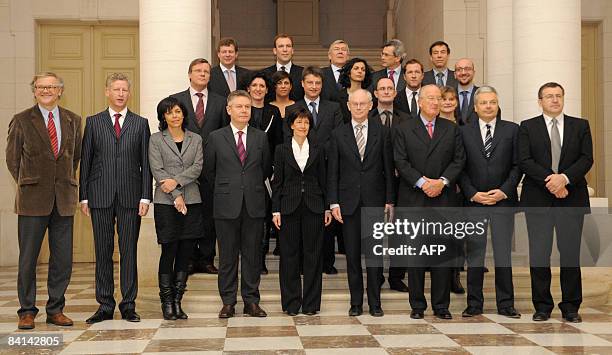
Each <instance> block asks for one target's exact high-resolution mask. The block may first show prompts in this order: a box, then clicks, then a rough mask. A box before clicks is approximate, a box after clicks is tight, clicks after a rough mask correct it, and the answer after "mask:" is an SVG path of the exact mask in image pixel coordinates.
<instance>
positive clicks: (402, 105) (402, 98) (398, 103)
mask: <svg viewBox="0 0 612 355" xmlns="http://www.w3.org/2000/svg"><path fill="white" fill-rule="evenodd" d="M410 99H411V100H412V97H411V98H410ZM417 101H418V100H417ZM393 107H394V108H397V109H398V110H400V111H402V112H405V113H406V114H407V115H408V116H410V118H418V117H419V112H420V111H419V108H418V102H417V114H416V115H413V114H412V113H411V112H410V104H409V103H408V97H407V96H406V89H405V88H404V90H403V91H398V92H397V95H396V96H395V100H394V101H393Z"/></svg>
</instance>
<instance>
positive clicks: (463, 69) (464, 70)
mask: <svg viewBox="0 0 612 355" xmlns="http://www.w3.org/2000/svg"><path fill="white" fill-rule="evenodd" d="M455 71H456V72H457V73H461V72H466V73H468V72H471V71H474V68H472V67H465V68H462V67H459V68H455Z"/></svg>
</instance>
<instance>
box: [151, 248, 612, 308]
mask: <svg viewBox="0 0 612 355" xmlns="http://www.w3.org/2000/svg"><path fill="white" fill-rule="evenodd" d="M278 263H279V257H278V256H272V255H268V257H267V266H268V269H269V271H270V273H269V274H268V275H262V277H261V284H260V292H261V303H260V304H261V306H262V307H263V308H264V309H265V310H267V311H271V312H280V311H281V305H280V288H279V277H278ZM336 267H337V268H338V271H339V273H338V274H337V275H325V274H323V294H322V305H321V310H322V311H332V312H346V311H347V310H348V308H349V304H350V303H349V299H350V297H349V291H348V281H347V274H346V259H345V258H344V256H343V255H336ZM489 270H490V272H488V273H486V274H485V283H484V294H485V311H486V312H495V309H496V308H495V286H494V275H495V272H494V269H493V268H492V267H490V268H489ZM582 270H583V306H584V307H589V306H598V305H604V304H606V303H607V302H608V299H609V296H612V287H611V283H610V280H612V278H610V274H611V272H610V270H607V272H606V273H602V270H601V268H583V269H582ZM364 272H365V270H364ZM552 272H553V278H552V294H553V297H554V299H555V301H556V302H557V301H558V300H560V297H561V291H560V287H559V269H558V268H553V271H552ZM513 273H514V279H513V280H514V287H515V305H516V308H517V309H518V310H519V312H521V313H523V314H531V312H532V310H533V306H532V304H531V287H530V279H529V269H528V268H525V267H522V268H514V270H513ZM385 275H387V273H386V271H385ZM461 277H462V283H463V285H464V286H465V285H466V280H465V277H466V276H465V272H462V273H461ZM426 278H427V280H426V295H427V297H428V299H429V274H427V276H426ZM364 280H365V273H364ZM158 292H159V290H158V289H157V287H144V288H143V287H141V288H140V291H139V302H140V304H143V307H145V308H151V309H155V310H157V309H159V297H158ZM381 298H382V306H383V309H384V310H389V311H392V310H402V311H406V310H409V309H410V306H409V304H408V294H407V293H400V292H396V291H392V290H390V289H389V285H388V283H386V282H385V284H384V285H383V287H382V294H381ZM241 303H242V302H241V299H240V288H239V289H238V305H237V307H238V308H237V309H238V310H241V308H239V307H240V306H241ZM364 305H366V309H367V300H365V299H364ZM183 306H184V308H185V311H186V312H188V313H189V312H194V313H211V312H212V313H216V312H218V311H219V309H220V307H221V300H220V298H219V293H218V289H217V276H216V275H208V274H196V275H193V276H191V277H190V279H189V282H188V292H187V293H186V294H185V300H184V302H183ZM465 306H466V296H465V294H464V295H455V294H451V312H453V313H454V314H459V313H461V311H462V310H463V309H464V308H465Z"/></svg>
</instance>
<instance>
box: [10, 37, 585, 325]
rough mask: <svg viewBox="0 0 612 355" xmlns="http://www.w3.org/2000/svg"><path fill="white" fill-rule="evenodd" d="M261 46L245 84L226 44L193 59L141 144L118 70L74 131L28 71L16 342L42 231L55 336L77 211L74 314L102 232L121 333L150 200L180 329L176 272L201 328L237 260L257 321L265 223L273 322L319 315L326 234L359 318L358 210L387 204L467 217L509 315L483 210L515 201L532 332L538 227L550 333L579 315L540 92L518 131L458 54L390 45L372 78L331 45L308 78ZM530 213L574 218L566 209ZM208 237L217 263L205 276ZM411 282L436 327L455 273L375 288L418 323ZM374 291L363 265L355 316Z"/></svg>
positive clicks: (550, 86) (101, 253) (27, 314)
mask: <svg viewBox="0 0 612 355" xmlns="http://www.w3.org/2000/svg"><path fill="white" fill-rule="evenodd" d="M273 53H274V55H275V56H276V59H277V62H276V63H275V64H274V65H272V66H271V67H269V68H266V69H263V70H262V71H259V72H251V71H249V70H246V69H244V68H241V67H239V66H237V65H235V61H236V59H237V56H238V45H237V43H236V42H235V40H233V39H231V38H228V39H222V40H221V41H220V42H219V45H218V47H217V55H218V57H219V60H220V64H219V65H218V66H215V67H211V65H210V63H209V62H208V61H207V60H206V59H204V58H197V59H195V60H193V61H192V62H191V63H190V64H189V67H188V78H189V81H190V86H189V88H188V89H187V90H185V91H182V92H179V93H176V94H173V95H170V96H169V97H167V98H164V99H162V100H161V101H160V103H159V104H158V106H157V118H158V120H159V132H156V133H154V134H153V135H151V134H150V129H149V123H148V121H147V119H145V118H143V117H140V116H138V115H137V114H135V113H133V112H131V111H130V110H129V109H128V108H127V103H128V100H129V98H130V93H131V90H132V88H131V82H130V80H129V78H128V77H127V76H125V75H124V74H121V73H114V74H111V75H109V76H108V78H107V80H106V90H105V94H106V97H107V98H108V108H107V109H106V110H104V111H102V112H100V113H98V114H96V115H93V116H90V117H88V118H87V119H86V122H85V129H84V132H83V133H82V130H81V119H80V117H79V116H78V115H76V114H74V113H72V112H70V111H68V110H66V109H64V108H62V107H60V106H58V103H59V99H60V97H61V95H62V93H63V90H64V87H63V81H62V79H61V78H60V77H59V76H58V75H56V74H54V73H48V72H47V73H41V74H39V75H36V76H35V77H34V79H33V80H32V84H31V86H32V91H33V93H34V98H35V99H36V104H35V105H34V106H33V107H31V108H29V109H26V110H25V111H23V112H20V113H18V114H16V115H15V116H14V117H13V119H12V121H11V123H10V126H9V134H8V142H7V149H6V162H7V166H8V168H9V171H10V173H11V174H12V176H13V178H14V180H15V182H16V184H17V192H16V199H15V209H16V213H17V214H18V238H19V275H18V295H19V301H20V304H21V308H20V309H19V311H18V315H19V328H21V329H32V328H33V327H34V318H35V316H36V314H37V313H38V309H37V308H36V306H35V301H36V299H35V297H36V273H35V272H36V261H37V258H38V254H39V251H40V246H41V243H42V240H43V237H44V234H45V231H46V230H48V231H49V246H50V252H51V257H50V260H49V278H48V283H47V286H48V292H49V300H48V302H47V306H46V312H47V322H48V323H52V324H56V325H62V326H69V325H72V320H70V319H69V318H68V317H67V316H66V315H64V314H63V308H64V303H65V300H64V293H65V291H66V288H67V286H68V283H69V280H70V275H71V267H72V228H73V216H74V212H75V211H74V206H75V205H76V203H77V201H78V202H80V205H81V211H82V213H84V214H85V215H87V216H91V220H92V226H93V234H94V242H95V254H96V300H97V301H98V303H99V304H100V306H99V308H98V310H97V311H96V313H95V314H94V315H92V316H91V317H90V318H89V319H87V323H90V324H91V323H96V322H101V321H104V320H107V319H112V318H113V312H114V310H115V306H116V301H115V299H114V297H113V295H114V280H113V260H112V256H113V249H114V235H115V229H116V231H117V234H118V237H119V251H120V255H121V258H120V286H121V294H122V300H121V302H120V303H119V310H120V312H121V315H122V318H123V319H125V320H127V321H133V322H137V321H139V320H140V316H139V315H138V313H137V312H136V307H135V300H136V295H137V289H138V278H137V272H136V255H137V253H136V247H137V241H138V234H139V229H140V221H141V217H142V216H144V215H146V214H147V213H148V208H149V204H150V203H151V202H153V203H154V205H155V206H154V220H155V229H156V232H157V241H158V243H159V244H160V245H161V257H160V260H159V290H160V292H159V294H160V300H161V305H162V313H163V317H164V319H171V320H174V319H185V318H187V315H186V314H185V312H184V311H183V310H182V308H181V301H182V298H183V295H184V293H185V290H186V287H187V278H188V275H189V274H190V273H193V272H208V273H218V289H219V294H220V296H221V300H222V303H223V306H222V308H221V310H220V312H219V317H220V318H229V317H232V316H234V315H235V305H236V303H237V293H238V266H239V265H240V274H241V277H240V293H241V297H242V300H243V303H244V309H243V313H244V314H245V315H249V316H254V317H265V316H266V312H265V311H264V310H263V309H262V308H261V307H260V306H259V301H260V293H259V283H260V278H261V274H262V273H264V274H265V273H267V270H266V266H265V254H266V253H267V252H268V242H269V234H270V230H276V234H277V235H278V237H277V238H278V241H277V244H278V246H279V249H280V250H279V253H280V270H279V272H280V291H281V302H282V309H283V311H284V312H286V313H287V314H288V315H291V316H294V315H297V314H299V313H300V312H301V313H303V314H306V315H314V314H316V313H317V312H319V311H320V308H321V293H322V273H324V272H325V273H328V274H333V273H337V271H336V270H335V268H334V266H333V258H334V239H333V238H334V236H335V235H338V236H339V235H342V239H343V243H342V244H343V246H344V253H345V254H346V263H347V274H348V286H349V289H350V308H349V311H348V314H349V315H350V316H358V315H361V314H362V313H363V303H364V280H363V271H362V270H363V269H362V255H363V254H364V253H365V250H362V231H361V228H362V221H361V212H362V209H364V208H379V209H380V210H381V211H383V212H384V213H386V214H387V215H393V210H394V208H396V207H420V208H427V207H458V206H478V207H483V208H484V212H482V213H484V214H485V215H486V216H487V217H488V218H487V221H488V226H487V227H488V228H490V230H491V233H490V234H491V241H492V245H493V250H494V260H495V289H496V304H497V311H498V313H499V314H501V315H503V316H507V317H511V318H517V317H520V313H519V312H518V311H517V310H516V309H515V308H514V292H513V284H512V268H511V261H510V259H511V258H510V250H511V244H512V237H513V231H514V215H513V214H512V213H507V214H503V213H502V214H499V213H495V212H494V209H493V208H490V207H493V206H495V207H516V206H519V205H520V206H525V207H539V208H542V207H545V209H544V210H542V209H539V210H534V209H526V210H525V212H526V217H527V227H528V234H529V246H530V265H531V283H532V299H533V304H534V308H535V312H534V314H533V319H534V320H536V321H543V320H547V319H548V318H549V317H550V313H551V311H552V310H553V308H554V303H553V298H552V295H551V293H550V283H551V272H550V256H551V251H552V243H553V231H554V232H556V236H557V247H558V249H559V252H560V254H561V259H562V262H563V265H562V267H561V289H562V293H563V295H562V300H561V302H560V303H559V308H560V309H561V312H562V315H563V318H564V319H566V320H567V321H570V322H579V321H581V318H580V315H579V313H578V311H579V307H580V304H581V301H582V286H581V274H580V267H579V259H576V255H578V256H579V253H576V251H577V250H578V251H579V250H580V240H581V232H582V222H583V218H584V213H587V212H588V208H587V207H588V206H589V197H588V192H587V184H586V179H585V175H586V174H587V172H588V171H589V169H590V167H591V165H592V163H593V152H592V141H591V134H590V129H589V125H588V121H586V120H583V119H579V118H575V117H571V116H568V115H565V114H564V113H563V100H564V95H565V92H564V89H563V87H562V86H561V85H560V84H558V83H555V82H548V83H545V84H543V85H542V86H541V87H540V89H539V90H538V92H537V102H538V103H539V105H540V107H541V109H542V114H541V115H539V116H537V117H534V118H531V119H526V120H524V121H522V123H521V125H520V127H519V125H517V124H515V123H513V122H511V121H506V120H502V119H501V113H500V110H499V98H498V95H497V92H496V90H495V89H494V88H493V87H491V86H482V87H477V86H475V85H474V83H473V79H474V64H473V62H472V61H471V60H470V59H468V58H462V59H460V60H458V61H457V62H456V64H455V70H454V71H453V70H451V69H449V68H447V62H448V57H449V54H450V48H449V46H448V44H446V43H445V42H442V41H438V42H435V43H433V44H432V45H431V47H430V49H429V53H430V56H431V63H432V66H433V68H432V69H431V70H429V71H427V72H425V71H424V68H423V65H422V64H421V63H420V62H419V61H418V60H416V59H410V60H406V58H405V52H404V48H403V44H402V43H401V42H400V41H398V40H390V41H388V42H386V43H385V44H384V45H383V46H382V52H381V63H382V65H383V67H384V69H382V70H380V71H376V72H373V71H372V70H371V68H370V66H369V65H368V63H367V62H366V61H365V60H363V59H360V58H352V59H350V56H349V48H348V45H347V43H345V42H344V41H342V40H337V41H334V42H333V43H332V44H331V45H330V48H329V59H330V66H329V67H325V68H322V69H321V68H318V67H314V66H307V67H305V68H302V67H299V66H298V65H296V64H294V63H292V56H293V41H292V39H291V37H290V36H288V35H277V36H276V38H275V39H274V48H273ZM534 99H535V98H534ZM79 161H80V174H79V180H78V181H77V178H76V172H77V169H78V168H79ZM523 176H524V177H523ZM153 179H154V180H155V184H154V192H152V190H153V189H152V188H151V186H153V181H152V180H153ZM521 180H522V182H523V183H522V189H521V196H520V199H519V196H518V193H517V186H518V184H519V183H520V181H521ZM519 201H520V202H519ZM550 207H571V208H573V209H576V208H582V209H580V211H581V213H570V214H567V213H564V212H563V209H562V208H559V209H557V208H553V209H550ZM487 208H490V209H487ZM487 211H488V212H487ZM558 211H559V212H558ZM543 216H546V218H544V217H543ZM551 216H552V217H551ZM340 231H341V233H340ZM217 243H218V251H219V256H218V260H219V267H218V269H217V268H216V267H215V266H214V263H213V261H214V258H215V245H216V244H217ZM482 243H483V240H482V239H481V240H479V241H470V240H467V241H466V245H465V258H466V260H467V265H468V268H467V307H466V309H465V310H464V311H463V313H462V316H463V317H472V316H475V315H478V314H481V313H482V312H483V305H484V296H483V290H482V289H483V279H484V273H485V267H484V257H485V255H484V251H485V249H486V248H485V247H484V246H483V244H482ZM484 243H486V238H485V239H484ZM426 271H429V272H430V273H431V308H432V309H433V313H434V315H435V316H436V317H438V318H441V319H451V318H452V315H451V313H450V312H449V303H450V292H451V290H453V289H456V288H457V287H459V286H460V284H459V285H457V283H458V270H457V269H452V268H449V267H431V268H425V267H408V268H406V267H402V266H401V265H394V264H392V265H391V267H390V270H389V277H388V282H389V285H390V287H391V288H392V289H394V290H397V291H403V292H408V294H409V297H408V298H409V302H410V306H411V308H412V312H411V314H410V316H411V317H412V318H415V319H420V318H423V317H424V311H425V310H426V309H427V306H428V305H427V301H426V298H425V294H424V286H425V273H426ZM406 273H407V274H408V285H406V284H405V283H404V282H403V279H404V277H405V274H406ZM302 275H303V276H302ZM384 282H385V278H384V276H383V268H382V267H381V266H380V265H376V266H371V265H367V264H366V290H367V303H368V311H369V313H370V314H371V315H372V316H375V317H379V316H383V315H384V312H383V309H382V305H381V297H380V293H381V286H382V285H383V284H384ZM453 291H456V290H453Z"/></svg>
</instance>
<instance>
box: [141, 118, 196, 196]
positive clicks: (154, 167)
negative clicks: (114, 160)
mask: <svg viewBox="0 0 612 355" xmlns="http://www.w3.org/2000/svg"><path fill="white" fill-rule="evenodd" d="M203 161H204V153H203V150H202V137H200V136H199V135H198V134H196V133H193V132H190V131H185V137H184V138H183V145H182V147H181V150H180V151H179V150H178V147H177V146H176V143H175V142H174V139H172V135H171V134H170V132H169V131H168V130H167V129H166V130H164V131H162V132H156V133H153V135H152V136H151V140H150V142H149V164H150V166H151V173H152V174H153V177H154V178H155V181H156V184H155V193H154V195H153V202H154V203H160V204H165V205H173V204H174V200H175V199H176V198H177V197H179V196H181V195H182V196H183V199H184V200H185V203H186V204H193V203H200V202H202V198H201V197H200V188H199V187H198V177H199V176H200V173H201V172H202V163H203ZM164 179H174V180H176V182H177V183H178V186H177V187H176V189H174V190H173V191H172V192H171V193H165V192H163V191H162V189H161V183H160V181H161V180H164Z"/></svg>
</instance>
